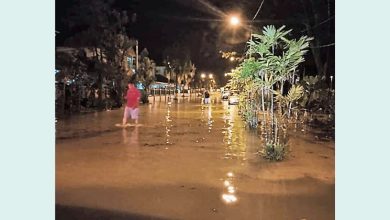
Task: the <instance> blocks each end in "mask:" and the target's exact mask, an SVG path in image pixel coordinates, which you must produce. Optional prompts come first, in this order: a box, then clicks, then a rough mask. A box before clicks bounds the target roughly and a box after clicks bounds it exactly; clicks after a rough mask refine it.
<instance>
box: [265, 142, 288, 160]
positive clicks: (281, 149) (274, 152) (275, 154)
mask: <svg viewBox="0 0 390 220" xmlns="http://www.w3.org/2000/svg"><path fill="white" fill-rule="evenodd" d="M262 154H263V156H264V158H266V159H268V160H272V161H281V160H283V159H284V158H285V156H286V145H285V144H280V143H266V144H265V147H264V149H263V152H262Z"/></svg>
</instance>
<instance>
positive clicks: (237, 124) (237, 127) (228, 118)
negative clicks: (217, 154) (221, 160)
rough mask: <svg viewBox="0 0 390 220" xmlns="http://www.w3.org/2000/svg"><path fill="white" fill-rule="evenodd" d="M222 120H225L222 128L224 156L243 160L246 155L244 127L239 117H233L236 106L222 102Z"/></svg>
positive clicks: (235, 112)
mask: <svg viewBox="0 0 390 220" xmlns="http://www.w3.org/2000/svg"><path fill="white" fill-rule="evenodd" d="M223 107H224V115H223V120H224V122H225V124H224V127H223V129H222V134H223V135H224V136H223V142H224V143H225V144H226V152H225V158H227V159H240V160H245V159H246V158H245V155H246V135H245V129H244V127H243V125H242V122H241V121H239V120H240V119H239V118H238V119H237V118H236V117H234V115H235V114H237V109H236V106H229V105H228V104H227V103H224V105H223Z"/></svg>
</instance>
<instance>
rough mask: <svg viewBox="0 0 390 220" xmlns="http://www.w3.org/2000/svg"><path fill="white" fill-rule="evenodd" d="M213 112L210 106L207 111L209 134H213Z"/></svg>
mask: <svg viewBox="0 0 390 220" xmlns="http://www.w3.org/2000/svg"><path fill="white" fill-rule="evenodd" d="M211 113H212V111H211V106H208V111H207V125H208V131H209V133H210V132H211V129H212V128H213V122H214V120H213V116H212V114H211Z"/></svg>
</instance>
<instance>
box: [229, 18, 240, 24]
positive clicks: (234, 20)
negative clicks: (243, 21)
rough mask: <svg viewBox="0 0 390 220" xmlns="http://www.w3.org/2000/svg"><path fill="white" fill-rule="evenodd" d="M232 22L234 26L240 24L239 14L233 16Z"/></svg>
mask: <svg viewBox="0 0 390 220" xmlns="http://www.w3.org/2000/svg"><path fill="white" fill-rule="evenodd" d="M230 24H231V25H233V26H237V25H238V24H240V19H239V18H238V17H237V16H231V17H230Z"/></svg>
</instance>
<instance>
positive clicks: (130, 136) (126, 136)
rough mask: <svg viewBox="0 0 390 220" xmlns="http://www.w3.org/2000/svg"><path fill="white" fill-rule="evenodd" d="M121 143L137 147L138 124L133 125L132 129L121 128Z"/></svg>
mask: <svg viewBox="0 0 390 220" xmlns="http://www.w3.org/2000/svg"><path fill="white" fill-rule="evenodd" d="M122 137H123V143H124V144H125V145H129V146H134V147H138V146H139V140H138V137H139V132H138V126H135V127H134V129H133V130H131V129H129V130H128V129H122Z"/></svg>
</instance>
